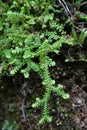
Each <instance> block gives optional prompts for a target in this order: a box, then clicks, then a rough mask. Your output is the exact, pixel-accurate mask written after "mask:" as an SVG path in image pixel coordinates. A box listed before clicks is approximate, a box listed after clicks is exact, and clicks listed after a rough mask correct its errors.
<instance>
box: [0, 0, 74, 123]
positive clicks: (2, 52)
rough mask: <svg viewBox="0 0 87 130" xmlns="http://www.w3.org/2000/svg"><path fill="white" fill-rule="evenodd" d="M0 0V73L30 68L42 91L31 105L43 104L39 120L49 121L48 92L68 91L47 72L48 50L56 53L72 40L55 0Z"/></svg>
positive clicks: (64, 96) (26, 73)
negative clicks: (37, 76)
mask: <svg viewBox="0 0 87 130" xmlns="http://www.w3.org/2000/svg"><path fill="white" fill-rule="evenodd" d="M0 3H1V5H2V6H1V5H0V7H1V8H0V14H1V15H0V20H1V22H0V34H1V36H0V65H1V66H0V74H1V76H3V74H5V75H6V74H9V75H15V74H16V73H17V72H18V71H20V72H21V73H23V75H24V77H25V78H28V77H29V74H30V73H29V72H30V71H31V70H34V71H35V72H37V73H38V74H39V75H40V77H41V79H42V85H43V86H44V87H45V92H44V95H43V97H42V99H40V98H36V102H35V103H33V105H32V107H34V108H35V107H39V106H42V107H43V112H42V117H41V119H40V121H39V123H40V124H42V123H44V122H46V121H47V122H50V121H51V120H52V117H51V116H50V114H49V104H48V102H49V100H50V97H51V93H52V92H56V93H58V94H59V95H60V96H61V97H62V98H63V99H68V98H69V95H68V94H66V93H65V92H64V91H63V87H64V86H63V85H61V84H59V85H57V86H56V85H55V80H53V79H52V78H51V76H50V72H49V67H51V66H55V62H54V61H53V60H52V58H50V56H49V53H52V52H54V53H56V54H59V52H60V48H61V47H62V44H63V43H69V44H73V43H72V40H70V39H65V37H64V35H65V32H64V29H63V25H62V24H60V20H59V18H58V17H56V16H58V11H56V10H55V9H54V4H55V2H54V0H50V1H45V0H42V1H40V0H25V1H23V0H20V1H17V0H13V1H11V5H10V6H9V5H6V4H4V3H3V2H1V1H0ZM4 7H6V8H4ZM59 13H60V11H59ZM3 59H4V61H3ZM35 59H37V61H36V60H35Z"/></svg>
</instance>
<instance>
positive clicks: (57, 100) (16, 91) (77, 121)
mask: <svg viewBox="0 0 87 130" xmlns="http://www.w3.org/2000/svg"><path fill="white" fill-rule="evenodd" d="M54 59H55V60H56V66H55V67H52V68H50V73H51V77H52V78H53V79H55V81H56V83H62V84H63V85H64V86H65V92H67V93H69V94H70V99H68V100H63V99H62V98H61V97H59V96H58V95H57V94H56V93H52V95H51V99H50V102H49V103H50V115H51V116H52V118H53V120H52V122H51V123H45V124H44V125H42V126H40V125H39V124H38V119H39V118H40V116H41V108H38V109H32V107H31V105H32V103H33V102H34V101H35V97H38V96H39V97H42V95H43V93H44V88H43V86H42V84H41V79H40V77H39V76H38V74H37V73H35V72H31V74H30V78H29V79H24V78H23V76H22V75H21V74H20V73H19V74H17V75H15V76H14V77H4V78H3V83H2V87H1V89H0V93H1V94H0V129H2V127H3V124H5V122H6V121H9V122H12V123H13V122H14V121H15V122H16V123H17V124H19V126H20V127H19V128H18V130H87V63H85V62H68V63H67V62H64V59H63V58H61V56H56V57H55V58H54Z"/></svg>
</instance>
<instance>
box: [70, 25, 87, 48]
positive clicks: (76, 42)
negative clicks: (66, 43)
mask: <svg viewBox="0 0 87 130" xmlns="http://www.w3.org/2000/svg"><path fill="white" fill-rule="evenodd" d="M72 37H73V43H74V44H73V45H79V46H82V44H83V42H84V40H85V39H86V37H87V30H85V29H83V30H82V32H81V33H80V35H79V36H78V35H77V33H76V31H75V28H74V27H73V26H72Z"/></svg>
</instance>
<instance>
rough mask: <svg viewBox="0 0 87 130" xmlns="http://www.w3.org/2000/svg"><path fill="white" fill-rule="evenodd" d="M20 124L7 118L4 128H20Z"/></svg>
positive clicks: (13, 129) (12, 129) (15, 129)
mask: <svg viewBox="0 0 87 130" xmlns="http://www.w3.org/2000/svg"><path fill="white" fill-rule="evenodd" d="M19 126H20V124H19V123H17V122H15V121H14V122H12V121H8V120H6V121H5V122H4V124H3V127H2V130H18V129H19Z"/></svg>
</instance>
